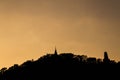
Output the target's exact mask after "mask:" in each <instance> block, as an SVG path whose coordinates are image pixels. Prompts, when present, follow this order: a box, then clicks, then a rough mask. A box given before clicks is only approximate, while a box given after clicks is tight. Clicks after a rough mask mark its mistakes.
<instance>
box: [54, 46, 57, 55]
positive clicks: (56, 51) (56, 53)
mask: <svg viewBox="0 0 120 80" xmlns="http://www.w3.org/2000/svg"><path fill="white" fill-rule="evenodd" d="M54 54H55V55H57V54H58V53H57V49H56V47H55V52H54Z"/></svg>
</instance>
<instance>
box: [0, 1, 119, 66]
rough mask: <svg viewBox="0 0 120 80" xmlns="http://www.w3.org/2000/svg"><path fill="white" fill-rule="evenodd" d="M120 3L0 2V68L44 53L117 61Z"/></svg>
mask: <svg viewBox="0 0 120 80" xmlns="http://www.w3.org/2000/svg"><path fill="white" fill-rule="evenodd" d="M119 4H120V1H118V0H20V1H18V0H1V1H0V10H1V11H0V22H1V23H0V44H1V45H0V54H1V56H0V68H2V67H8V66H12V65H13V64H21V63H23V62H24V61H26V60H30V59H37V58H39V57H40V56H42V55H45V54H46V53H53V51H54V47H55V45H56V46H57V49H58V52H59V53H62V52H71V53H75V54H79V55H81V54H84V55H87V56H89V57H91V56H92V57H96V58H103V53H104V51H107V52H108V55H109V57H110V59H112V60H115V61H119V60H120V54H119V53H120V50H119V47H120V42H119V41H120V38H119V35H120V31H119V30H120V27H119V26H120V15H119V14H120V5H119Z"/></svg>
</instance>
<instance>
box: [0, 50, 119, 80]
mask: <svg viewBox="0 0 120 80" xmlns="http://www.w3.org/2000/svg"><path fill="white" fill-rule="evenodd" d="M108 65H109V66H112V65H120V62H115V61H114V60H110V59H109V57H108V54H107V52H104V59H97V58H95V57H87V56H86V55H74V54H72V53H61V54H57V51H55V53H54V54H47V55H44V56H42V57H40V58H39V59H38V60H35V61H34V60H27V61H26V62H24V63H23V64H21V65H18V64H14V65H13V66H11V67H9V68H8V69H7V68H6V67H4V68H2V69H1V70H0V80H40V79H41V78H42V77H43V75H44V76H46V75H47V76H48V75H50V74H51V73H52V72H53V73H54V75H55V74H56V73H58V72H62V74H65V73H66V74H68V73H71V71H74V72H75V71H79V70H80V72H81V73H82V74H83V73H84V72H85V71H91V72H92V71H93V69H94V70H95V67H94V66H99V67H101V68H104V69H106V70H108V71H109V69H108ZM105 66H107V67H105ZM61 69H62V70H61ZM114 70H115V69H114ZM96 71H98V72H100V71H101V70H99V69H98V67H97V69H96ZM80 72H79V74H81V73H80ZM72 73H73V72H72ZM75 73H76V72H75ZM44 78H45V77H44Z"/></svg>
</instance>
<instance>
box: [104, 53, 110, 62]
mask: <svg viewBox="0 0 120 80" xmlns="http://www.w3.org/2000/svg"><path fill="white" fill-rule="evenodd" d="M103 62H104V63H109V62H110V59H109V57H108V53H107V52H104V59H103Z"/></svg>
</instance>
